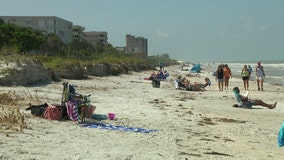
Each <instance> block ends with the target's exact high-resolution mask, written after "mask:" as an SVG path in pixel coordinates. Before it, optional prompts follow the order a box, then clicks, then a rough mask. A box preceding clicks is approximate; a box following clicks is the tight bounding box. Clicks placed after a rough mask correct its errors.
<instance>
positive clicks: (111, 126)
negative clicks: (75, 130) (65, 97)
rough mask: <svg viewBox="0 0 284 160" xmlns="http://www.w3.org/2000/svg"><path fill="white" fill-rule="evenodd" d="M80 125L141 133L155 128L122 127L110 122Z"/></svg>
mask: <svg viewBox="0 0 284 160" xmlns="http://www.w3.org/2000/svg"><path fill="white" fill-rule="evenodd" d="M81 127H88V128H99V129H109V130H119V131H132V132H142V133H150V132H155V131H157V130H150V129H143V128H132V127H124V126H113V125H111V124H103V123H96V124H83V125H82V126H81Z"/></svg>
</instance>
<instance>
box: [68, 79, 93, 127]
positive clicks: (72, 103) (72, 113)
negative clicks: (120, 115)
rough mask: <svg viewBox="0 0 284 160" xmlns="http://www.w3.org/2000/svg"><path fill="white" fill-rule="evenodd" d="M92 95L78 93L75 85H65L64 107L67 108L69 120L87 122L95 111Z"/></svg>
mask: <svg viewBox="0 0 284 160" xmlns="http://www.w3.org/2000/svg"><path fill="white" fill-rule="evenodd" d="M90 96H91V95H82V94H78V93H76V90H75V87H74V85H70V84H68V82H65V83H63V94H62V105H64V106H66V109H67V113H68V116H69V118H70V119H71V120H72V121H77V122H85V120H86V117H90V116H91V114H92V113H93V112H94V110H95V108H96V107H95V106H92V105H91V104H90Z"/></svg>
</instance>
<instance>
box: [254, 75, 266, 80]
mask: <svg viewBox="0 0 284 160" xmlns="http://www.w3.org/2000/svg"><path fill="white" fill-rule="evenodd" d="M256 80H264V76H256Z"/></svg>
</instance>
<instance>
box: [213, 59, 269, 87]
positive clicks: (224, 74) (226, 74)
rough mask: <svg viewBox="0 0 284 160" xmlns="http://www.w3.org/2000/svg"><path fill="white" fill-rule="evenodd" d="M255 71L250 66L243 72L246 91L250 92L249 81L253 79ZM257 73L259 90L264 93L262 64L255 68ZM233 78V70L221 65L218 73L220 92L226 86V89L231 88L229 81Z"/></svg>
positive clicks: (243, 69)
mask: <svg viewBox="0 0 284 160" xmlns="http://www.w3.org/2000/svg"><path fill="white" fill-rule="evenodd" d="M252 72H253V69H252V67H251V66H250V65H244V66H243V68H242V70H241V75H240V76H241V78H242V80H243V84H244V89H245V90H246V91H247V90H249V80H250V79H251V74H252ZM255 73H256V82H257V89H258V90H259V91H260V90H261V91H263V82H264V77H265V73H264V69H263V66H262V65H261V62H257V66H256V68H255ZM230 78H232V72H231V69H230V68H229V66H228V65H227V64H225V65H222V64H221V65H219V66H218V69H217V71H216V80H217V82H218V87H219V91H223V87H224V85H225V89H228V86H229V79H230Z"/></svg>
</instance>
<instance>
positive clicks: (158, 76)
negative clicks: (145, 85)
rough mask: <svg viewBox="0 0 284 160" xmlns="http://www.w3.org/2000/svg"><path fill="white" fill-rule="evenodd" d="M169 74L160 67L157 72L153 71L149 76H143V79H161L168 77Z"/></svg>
mask: <svg viewBox="0 0 284 160" xmlns="http://www.w3.org/2000/svg"><path fill="white" fill-rule="evenodd" d="M169 76H170V74H169V73H168V72H167V71H162V70H161V69H160V70H158V72H155V71H153V72H152V74H151V75H150V76H149V77H146V78H144V79H145V80H154V79H158V80H163V79H166V78H167V77H169Z"/></svg>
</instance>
